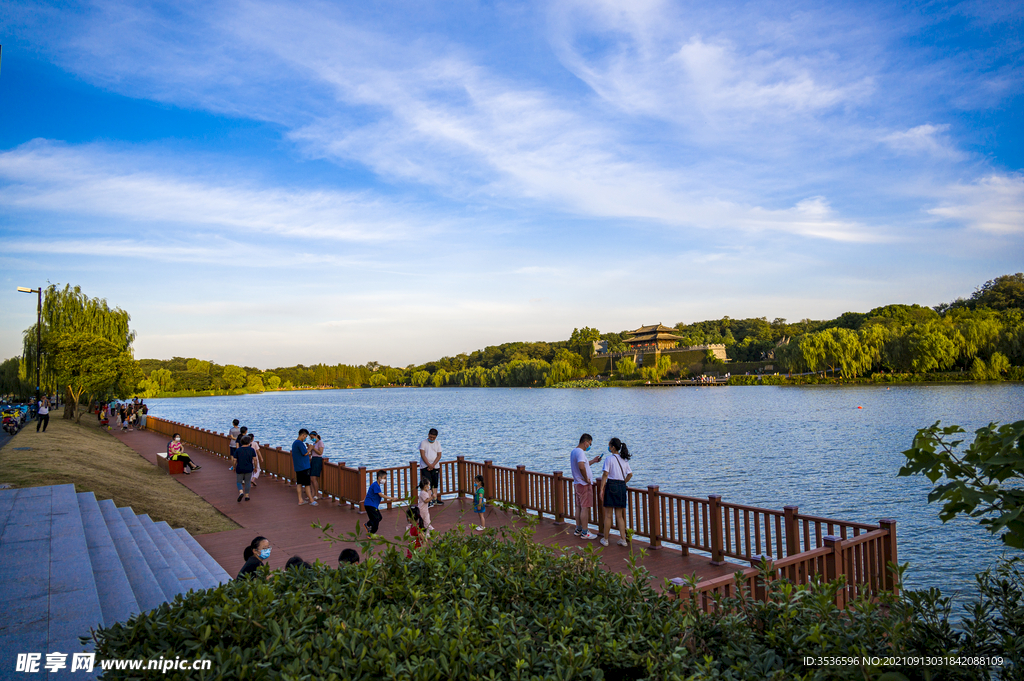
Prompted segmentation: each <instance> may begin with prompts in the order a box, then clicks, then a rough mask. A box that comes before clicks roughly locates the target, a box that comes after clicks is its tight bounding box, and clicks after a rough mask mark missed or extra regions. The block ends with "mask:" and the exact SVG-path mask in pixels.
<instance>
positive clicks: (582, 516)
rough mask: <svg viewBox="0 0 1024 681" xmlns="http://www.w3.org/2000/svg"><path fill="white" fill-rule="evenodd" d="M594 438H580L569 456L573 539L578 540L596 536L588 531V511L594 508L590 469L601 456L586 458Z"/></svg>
mask: <svg viewBox="0 0 1024 681" xmlns="http://www.w3.org/2000/svg"><path fill="white" fill-rule="evenodd" d="M593 442H594V438H592V437H590V435H589V434H588V433H583V435H581V436H580V442H579V444H578V445H576V448H575V449H573V450H572V453H571V454H570V455H569V470H571V471H572V490H573V496H574V498H575V501H576V529H575V530H574V531H573V533H572V534H573V536H574V537H579V538H580V539H596V538H597V535H596V534H594V533H593V532H591V531H590V527H589V526H590V521H589V517H588V516H589V514H590V511H589V509H591V508H593V506H594V478H593V476H592V475H591V473H590V467H591V466H592V465H594V464H595V463H597V462H598V461H600V460H601V455H600V454H599V455H597V456H595V457H594V458H593V459H588V458H587V452H588V451H590V446H591V445H592V444H593Z"/></svg>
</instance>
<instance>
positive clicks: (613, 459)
mask: <svg viewBox="0 0 1024 681" xmlns="http://www.w3.org/2000/svg"><path fill="white" fill-rule="evenodd" d="M608 452H609V454H610V456H608V458H606V459H605V460H604V469H603V472H602V473H601V485H600V487H601V488H602V489H603V490H604V511H603V515H604V527H605V536H603V537H601V546H608V535H609V534H611V530H612V526H611V524H610V523H609V521H610V520H611V519H612V518H611V515H612V513H613V512H614V514H615V521H616V526H617V527H618V529H619V542H618V543H619V546H628V542H627V541H626V483H627V482H629V479H630V478H632V477H633V469H631V468H630V467H629V459H630V454H629V448H628V447H626V443H625V442H623V441H622V440H620V439H619V438H617V437H613V438H612V439H611V441H609V442H608Z"/></svg>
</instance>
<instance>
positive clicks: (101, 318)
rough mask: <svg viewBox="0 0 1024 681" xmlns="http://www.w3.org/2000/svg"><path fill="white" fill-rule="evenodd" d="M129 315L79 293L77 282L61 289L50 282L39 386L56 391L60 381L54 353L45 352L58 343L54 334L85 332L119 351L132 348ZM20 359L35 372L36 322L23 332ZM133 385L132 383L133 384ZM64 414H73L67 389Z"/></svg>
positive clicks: (26, 368) (26, 372)
mask: <svg viewBox="0 0 1024 681" xmlns="http://www.w3.org/2000/svg"><path fill="white" fill-rule="evenodd" d="M129 321H131V316H130V315H129V314H128V313H127V312H125V311H124V310H122V309H121V308H119V307H115V308H111V307H110V306H109V305H108V304H107V301H106V300H103V299H100V298H90V297H89V296H87V295H85V294H84V293H82V289H81V288H80V287H78V286H75V287H74V288H72V287H71V286H70V285H68V286H65V287H64V288H63V289H59V288H57V286H56V285H51V286H49V287H47V288H46V290H45V291H44V295H43V310H42V329H41V330H40V331H41V336H42V346H41V350H42V352H41V360H42V361H41V364H40V382H41V384H42V385H41V386H40V387H41V388H42V390H43V391H45V392H56V390H57V388H58V386H60V385H62V384H61V383H60V381H58V380H57V369H56V368H55V361H56V360H57V358H56V357H53V356H51V355H49V354H47V352H48V351H52V350H54V349H55V348H57V347H58V344H57V343H56V338H57V337H58V336H61V335H64V334H74V333H86V334H92V335H95V336H99V337H100V338H105V339H106V340H108V341H110V342H111V343H113V344H114V346H115V347H116V348H117V349H118V351H124V352H128V353H129V354H130V352H131V345H132V342H133V341H134V340H135V332H134V331H132V330H131V329H130V328H129V326H128V323H129ZM23 338H24V341H23V348H24V351H23V352H22V363H23V365H24V375H26V376H33V377H34V376H35V371H36V366H35V364H36V325H35V324H33V325H32V326H30V327H29V328H28V329H26V330H25V333H24V336H23ZM132 387H133V388H134V387H135V386H132ZM64 403H65V408H64V418H72V417H73V416H74V412H75V410H74V409H73V405H72V400H71V397H70V393H67V395H66V399H65V401H64Z"/></svg>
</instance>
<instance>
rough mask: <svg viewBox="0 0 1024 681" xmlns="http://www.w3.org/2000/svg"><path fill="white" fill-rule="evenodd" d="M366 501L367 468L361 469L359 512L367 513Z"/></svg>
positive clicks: (362, 467)
mask: <svg viewBox="0 0 1024 681" xmlns="http://www.w3.org/2000/svg"><path fill="white" fill-rule="evenodd" d="M364 501H366V466H360V467H359V499H358V504H359V507H358V508H359V512H360V513H366V508H365V507H364V506H363V502H364Z"/></svg>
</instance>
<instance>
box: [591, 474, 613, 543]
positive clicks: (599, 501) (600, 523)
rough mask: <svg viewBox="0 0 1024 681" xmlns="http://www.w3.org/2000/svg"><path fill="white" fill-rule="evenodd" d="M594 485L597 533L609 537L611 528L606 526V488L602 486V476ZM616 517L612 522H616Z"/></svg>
mask: <svg viewBox="0 0 1024 681" xmlns="http://www.w3.org/2000/svg"><path fill="white" fill-rule="evenodd" d="M593 485H594V506H593V508H594V515H596V516H597V518H596V520H597V533H598V534H600V535H601V536H602V537H604V538H605V539H607V538H608V533H609V528H607V527H605V523H604V494H602V492H604V489H603V488H602V487H601V481H600V478H598V479H597V480H595V481H594V482H593ZM614 520H615V519H614V518H613V519H612V522H614Z"/></svg>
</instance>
